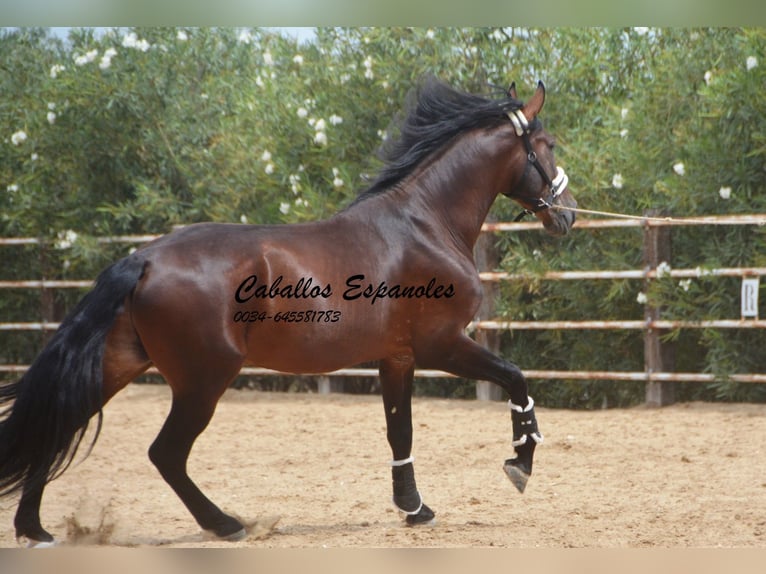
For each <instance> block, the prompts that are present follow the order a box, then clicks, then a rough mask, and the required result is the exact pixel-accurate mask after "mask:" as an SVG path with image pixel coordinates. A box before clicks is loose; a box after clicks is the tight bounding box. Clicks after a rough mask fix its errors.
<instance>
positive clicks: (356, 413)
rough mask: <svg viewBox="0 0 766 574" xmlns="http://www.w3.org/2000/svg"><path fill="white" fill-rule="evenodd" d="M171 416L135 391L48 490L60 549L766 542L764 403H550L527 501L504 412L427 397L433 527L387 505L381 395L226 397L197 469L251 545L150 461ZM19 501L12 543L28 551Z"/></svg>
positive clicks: (427, 481)
mask: <svg viewBox="0 0 766 574" xmlns="http://www.w3.org/2000/svg"><path fill="white" fill-rule="evenodd" d="M169 406H170V395H169V390H168V388H167V387H165V386H159V385H158V386H154V385H152V386H149V385H130V386H129V387H128V388H127V389H126V390H124V391H123V392H122V393H121V394H119V395H118V396H117V397H116V398H115V399H113V401H112V402H111V403H110V404H109V405H108V406H107V407H106V409H105V413H104V416H105V418H104V428H103V432H102V434H101V437H100V439H99V441H98V443H97V445H96V447H95V449H94V451H93V453H92V454H91V456H90V457H89V458H87V459H86V460H85V461H83V462H80V463H79V464H77V465H76V466H75V467H73V468H71V469H70V470H69V471H67V473H66V474H64V476H63V477H62V478H60V479H58V480H56V481H55V482H53V483H52V484H51V485H50V486H49V487H48V489H47V490H46V494H45V498H44V499H43V508H42V510H43V512H42V515H43V524H44V525H45V526H46V527H47V528H48V529H49V530H50V531H51V532H52V533H53V534H54V535H55V536H56V537H57V539H58V540H59V541H60V542H61V543H62V544H65V545H74V544H78V545H109V546H129V547H133V546H166V547H201V546H219V547H250V548H271V547H278V548H287V547H308V548H323V547H329V548H332V547H362V548H390V547H396V548H398V547H489V546H495V547H510V548H533V547H546V548H570V547H588V548H636V547H661V548H679V547H736V548H739V547H764V546H766V405H743V404H737V405H720V404H716V405H713V404H681V405H676V406H672V407H668V408H664V409H646V408H643V407H639V408H634V409H628V410H607V411H598V412H575V411H565V410H550V409H545V408H542V407H538V409H537V412H538V420H539V422H540V428H541V430H542V432H543V434H544V435H545V443H544V444H543V445H542V446H541V447H539V448H538V450H537V457H536V460H535V464H536V466H535V472H534V474H533V476H532V478H531V479H530V482H529V484H528V486H527V490H526V492H525V493H524V494H519V493H518V492H517V491H516V489H515V488H514V487H513V486H512V485H511V483H510V482H509V481H508V480H507V479H506V477H505V474H504V473H503V471H502V463H503V460H504V459H506V458H508V457H510V456H511V455H512V449H511V446H510V433H511V423H510V415H509V414H508V411H507V406H506V405H505V404H504V403H484V402H476V401H459V400H439V399H415V401H414V407H413V409H414V427H415V445H414V449H413V450H414V454H415V456H416V459H417V460H416V463H415V469H416V475H417V479H418V487H419V489H420V492H421V493H422V494H423V497H424V500H425V502H426V503H427V504H428V505H429V506H430V507H431V508H432V509H434V511H435V512H436V515H437V523H436V524H435V525H434V526H429V527H419V528H408V527H405V526H403V523H402V521H401V519H400V517H399V515H398V513H397V512H396V511H395V510H394V509H393V507H392V506H391V503H390V498H391V482H390V469H389V467H388V464H387V463H388V461H389V460H390V451H389V449H388V445H387V443H386V438H385V436H386V433H385V421H384V416H383V406H382V401H381V399H380V397H375V396H351V395H330V396H319V395H305V394H276V393H262V392H254V391H234V390H231V391H229V392H227V393H226V395H225V396H224V398H223V399H222V400H221V402H220V403H219V406H218V410H217V412H216V415H215V417H214V418H213V421H212V423H211V424H210V426H209V427H208V429H207V430H206V431H205V433H203V434H202V436H201V437H200V439H199V440H198V441H197V443H196V445H195V448H194V450H193V451H192V457H191V459H190V463H189V468H190V474H191V476H192V477H193V478H194V479H195V480H196V481H197V483H198V484H199V485H200V486H201V488H202V489H203V490H204V491H205V492H206V493H207V494H208V495H209V496H210V497H211V498H212V499H213V500H214V501H216V502H217V503H218V504H219V505H220V506H221V507H222V508H224V509H225V510H228V511H231V512H233V513H235V514H237V515H238V516H240V517H242V519H243V520H245V521H246V522H247V523H249V524H250V533H249V535H248V537H247V538H246V539H244V540H242V541H239V542H234V543H231V542H221V541H218V540H215V539H210V538H209V537H208V536H206V535H205V534H204V533H202V532H201V531H200V529H199V527H198V526H197V524H196V523H195V522H194V520H193V519H192V518H191V515H190V514H189V513H188V512H187V511H186V509H185V508H184V507H183V506H182V504H181V502H180V501H179V500H178V499H177V498H176V496H175V494H173V492H172V491H171V490H170V488H169V487H168V486H167V485H166V484H165V483H164V482H163V481H162V479H161V478H160V476H159V474H158V473H157V471H156V470H155V469H154V467H153V466H152V465H151V463H150V462H149V460H148V458H147V456H146V451H147V448H148V446H149V444H150V443H151V442H152V440H153V438H154V436H155V435H156V433H157V431H158V430H159V428H160V426H161V425H162V421H163V420H164V417H165V414H166V413H167V411H168V408H169ZM14 510H15V500H13V499H3V500H0V546H2V547H16V546H17V542H16V540H15V537H14V532H13V525H12V522H13V512H14Z"/></svg>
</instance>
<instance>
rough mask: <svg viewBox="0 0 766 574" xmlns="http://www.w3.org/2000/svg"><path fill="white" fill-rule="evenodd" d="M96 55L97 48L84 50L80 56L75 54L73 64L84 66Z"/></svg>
mask: <svg viewBox="0 0 766 574" xmlns="http://www.w3.org/2000/svg"><path fill="white" fill-rule="evenodd" d="M96 56H98V50H90V51H89V52H86V53H85V54H83V55H82V56H75V57H74V65H75V66H84V65H85V64H90V63H91V62H92V61H94V60H95V59H96Z"/></svg>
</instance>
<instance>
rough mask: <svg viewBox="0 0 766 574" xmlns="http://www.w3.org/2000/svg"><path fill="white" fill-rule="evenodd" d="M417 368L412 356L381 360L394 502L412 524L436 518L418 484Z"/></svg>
mask: <svg viewBox="0 0 766 574" xmlns="http://www.w3.org/2000/svg"><path fill="white" fill-rule="evenodd" d="M414 370H415V362H414V360H413V358H412V357H411V356H400V357H394V358H390V359H385V360H382V361H381V362H380V380H381V390H382V394H383V405H384V407H385V409H386V428H387V438H388V444H389V445H390V446H391V452H392V454H393V460H392V461H391V476H392V479H393V490H394V498H393V501H394V505H395V506H396V507H397V508H398V509H399V510H400V511H401V512H403V513H404V514H406V522H407V524H409V525H412V526H414V525H416V524H425V523H429V522H431V521H433V519H434V513H433V511H432V510H431V509H430V508H428V506H426V505H425V504H423V500H422V499H421V497H420V493H419V492H418V488H417V485H416V484H415V467H414V464H413V463H414V460H415V459H414V458H413V457H412V406H411V400H412V378H413V373H414Z"/></svg>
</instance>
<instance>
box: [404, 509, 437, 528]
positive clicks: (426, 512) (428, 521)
mask: <svg viewBox="0 0 766 574" xmlns="http://www.w3.org/2000/svg"><path fill="white" fill-rule="evenodd" d="M405 522H406V523H407V526H422V525H427V526H431V525H433V524H436V515H435V514H434V511H433V510H431V509H430V508H428V507H427V506H426V505H425V504H424V505H423V506H421V507H420V510H419V511H418V513H417V514H408V515H407V518H406V519H405Z"/></svg>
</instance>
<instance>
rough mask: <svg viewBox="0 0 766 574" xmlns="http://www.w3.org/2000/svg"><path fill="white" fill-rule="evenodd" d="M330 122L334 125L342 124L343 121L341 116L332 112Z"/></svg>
mask: <svg viewBox="0 0 766 574" xmlns="http://www.w3.org/2000/svg"><path fill="white" fill-rule="evenodd" d="M330 123H331V124H332V125H334V126H337V125H338V124H342V123H343V118H342V117H340V116H337V115H335V114H333V115H331V116H330Z"/></svg>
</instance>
